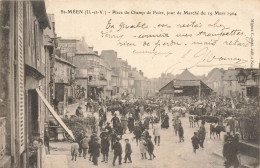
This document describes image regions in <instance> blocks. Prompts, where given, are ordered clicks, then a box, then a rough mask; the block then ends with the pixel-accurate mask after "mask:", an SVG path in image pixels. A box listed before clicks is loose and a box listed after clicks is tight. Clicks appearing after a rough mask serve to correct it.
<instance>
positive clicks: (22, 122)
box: [0, 0, 52, 168]
mask: <svg viewBox="0 0 260 168" xmlns="http://www.w3.org/2000/svg"><path fill="white" fill-rule="evenodd" d="M0 8H1V10H0V11H1V12H0V22H1V23H3V28H4V29H1V33H0V36H1V42H0V43H1V44H2V45H1V55H2V56H1V61H0V62H1V64H2V65H1V77H0V78H1V81H0V83H1V84H0V86H1V87H0V89H1V93H3V94H1V97H0V99H1V104H0V106H1V110H2V111H1V113H0V115H1V135H2V136H1V138H2V139H5V141H1V144H0V146H2V148H1V157H0V167H15V168H16V167H17V168H22V167H31V166H32V165H36V167H42V165H43V162H44V158H45V157H44V155H45V150H44V147H43V145H42V142H43V139H44V125H45V124H44V123H45V115H46V109H45V107H44V106H43V103H42V101H41V99H40V98H39V96H38V94H37V93H36V91H35V89H36V88H37V89H39V90H40V91H41V92H42V93H44V94H45V95H49V85H48V82H49V81H48V80H47V79H46V80H45V79H44V78H45V77H49V76H50V72H49V71H47V69H48V68H49V67H48V64H49V61H50V55H51V54H52V53H51V52H52V50H51V49H49V48H48V47H46V48H45V47H44V35H43V30H44V29H45V28H51V27H50V22H49V19H48V16H47V14H46V10H45V3H44V1H41V0H40V1H1V2H0ZM5 71H6V72H5ZM4 73H5V74H4ZM6 142H8V143H6ZM32 144H34V147H35V146H37V148H38V150H37V152H36V153H32V152H30V150H29V148H30V147H32ZM33 156H36V159H32V157H33ZM11 158H12V159H11Z"/></svg>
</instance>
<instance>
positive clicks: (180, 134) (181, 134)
mask: <svg viewBox="0 0 260 168" xmlns="http://www.w3.org/2000/svg"><path fill="white" fill-rule="evenodd" d="M178 132H179V139H180V142H184V136H183V135H184V130H183V127H182V125H181V123H180V124H179V130H178Z"/></svg>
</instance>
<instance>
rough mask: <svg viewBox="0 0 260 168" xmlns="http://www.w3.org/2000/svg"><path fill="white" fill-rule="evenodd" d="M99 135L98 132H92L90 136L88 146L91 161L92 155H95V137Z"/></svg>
mask: <svg viewBox="0 0 260 168" xmlns="http://www.w3.org/2000/svg"><path fill="white" fill-rule="evenodd" d="M95 137H97V135H96V134H92V135H91V136H90V141H89V142H88V146H89V149H88V153H89V154H90V155H89V161H91V160H92V156H93V143H94V138H95Z"/></svg>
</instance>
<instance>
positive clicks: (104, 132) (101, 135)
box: [99, 129, 109, 139]
mask: <svg viewBox="0 0 260 168" xmlns="http://www.w3.org/2000/svg"><path fill="white" fill-rule="evenodd" d="M108 136H109V133H108V130H107V129H103V130H102V132H101V133H100V135H99V138H101V139H103V138H104V137H108Z"/></svg>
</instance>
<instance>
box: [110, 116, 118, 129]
mask: <svg viewBox="0 0 260 168" xmlns="http://www.w3.org/2000/svg"><path fill="white" fill-rule="evenodd" d="M111 122H112V123H113V128H114V129H115V128H116V127H117V125H118V123H120V120H119V118H118V117H117V115H116V113H115V116H114V117H113V118H112V119H111Z"/></svg>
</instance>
